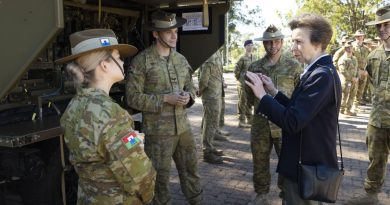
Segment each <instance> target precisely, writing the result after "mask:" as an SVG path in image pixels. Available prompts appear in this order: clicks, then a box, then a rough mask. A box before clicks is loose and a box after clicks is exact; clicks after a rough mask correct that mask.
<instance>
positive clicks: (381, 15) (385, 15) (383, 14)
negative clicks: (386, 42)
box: [366, 5, 390, 26]
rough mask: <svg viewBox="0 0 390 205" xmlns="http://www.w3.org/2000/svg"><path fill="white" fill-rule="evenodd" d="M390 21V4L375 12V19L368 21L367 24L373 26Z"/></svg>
mask: <svg viewBox="0 0 390 205" xmlns="http://www.w3.org/2000/svg"><path fill="white" fill-rule="evenodd" d="M388 21H390V5H388V6H384V7H381V8H379V9H378V10H377V11H376V13H375V21H370V22H368V23H366V26H373V25H377V24H381V23H385V22H388Z"/></svg>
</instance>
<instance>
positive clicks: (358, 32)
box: [353, 29, 366, 36]
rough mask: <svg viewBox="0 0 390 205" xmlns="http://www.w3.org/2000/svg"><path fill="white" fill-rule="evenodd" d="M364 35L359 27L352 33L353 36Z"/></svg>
mask: <svg viewBox="0 0 390 205" xmlns="http://www.w3.org/2000/svg"><path fill="white" fill-rule="evenodd" d="M365 35H366V34H365V33H364V32H363V30H361V29H359V30H356V32H355V34H353V36H365Z"/></svg>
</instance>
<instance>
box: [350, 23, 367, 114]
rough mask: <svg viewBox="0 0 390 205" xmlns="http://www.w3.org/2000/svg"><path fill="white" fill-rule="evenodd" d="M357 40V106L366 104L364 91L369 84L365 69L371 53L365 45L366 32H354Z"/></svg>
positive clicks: (354, 48) (355, 51)
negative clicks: (363, 97)
mask: <svg viewBox="0 0 390 205" xmlns="http://www.w3.org/2000/svg"><path fill="white" fill-rule="evenodd" d="M354 36H355V40H356V41H355V42H354V43H353V55H354V56H355V57H356V59H357V65H358V78H359V79H358V84H357V94H356V97H355V101H354V104H355V105H354V107H355V108H357V107H358V106H359V105H365V103H364V102H363V101H362V96H363V91H364V89H365V87H366V84H367V75H368V74H367V71H366V70H365V67H366V64H367V56H368V54H369V53H370V51H369V50H368V48H367V47H366V46H364V45H363V41H364V36H365V34H364V32H363V31H362V30H357V31H356V32H355V34H354Z"/></svg>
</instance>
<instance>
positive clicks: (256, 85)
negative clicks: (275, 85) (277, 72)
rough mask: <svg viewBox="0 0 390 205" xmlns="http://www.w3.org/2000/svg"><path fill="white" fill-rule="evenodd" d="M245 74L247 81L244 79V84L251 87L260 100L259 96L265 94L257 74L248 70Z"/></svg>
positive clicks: (261, 96)
mask: <svg viewBox="0 0 390 205" xmlns="http://www.w3.org/2000/svg"><path fill="white" fill-rule="evenodd" d="M246 76H247V78H248V79H249V81H248V80H245V84H247V85H248V86H249V87H250V88H251V89H252V91H253V94H254V95H255V96H256V97H257V98H259V99H260V100H261V98H263V97H264V95H266V92H265V90H264V87H263V81H262V80H261V79H260V77H259V76H258V75H257V74H255V73H252V72H250V71H248V72H246ZM271 82H272V81H271Z"/></svg>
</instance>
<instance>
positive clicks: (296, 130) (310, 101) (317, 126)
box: [257, 55, 341, 182]
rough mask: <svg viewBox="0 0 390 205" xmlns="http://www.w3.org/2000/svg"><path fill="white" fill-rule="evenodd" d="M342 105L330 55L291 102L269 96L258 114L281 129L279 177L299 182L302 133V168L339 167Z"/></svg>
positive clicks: (297, 89)
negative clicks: (312, 166)
mask: <svg viewBox="0 0 390 205" xmlns="http://www.w3.org/2000/svg"><path fill="white" fill-rule="evenodd" d="M331 69H332V71H333V76H334V78H333V76H332V72H331ZM334 81H335V83H334ZM334 85H336V94H337V99H338V100H337V103H336V100H335V94H334ZM340 102H341V83H340V78H339V76H338V74H337V72H336V69H335V67H334V65H333V63H332V57H331V56H329V55H326V56H323V57H321V58H320V59H318V60H317V61H316V62H315V63H314V64H313V65H312V66H311V67H310V68H309V69H308V71H307V72H306V73H305V74H304V75H303V76H302V78H301V80H300V82H299V84H298V85H297V86H296V87H295V89H294V91H293V94H292V96H291V99H289V98H288V97H286V96H285V95H284V94H283V93H281V92H278V94H277V95H276V96H275V97H274V98H272V97H271V96H269V95H266V96H264V97H263V98H262V99H261V101H260V103H259V105H258V108H257V113H259V114H263V115H265V116H267V117H268V120H270V121H271V122H273V123H275V124H276V125H278V126H279V127H281V128H282V150H281V154H280V157H279V163H278V168H277V172H279V174H281V175H283V176H284V177H287V178H289V179H290V180H292V181H294V182H297V178H298V161H299V146H300V136H301V131H302V163H303V164H309V165H316V164H321V165H328V166H329V167H334V168H337V167H338V163H337V151H336V139H337V134H336V132H337V119H338V114H339V110H340Z"/></svg>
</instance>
